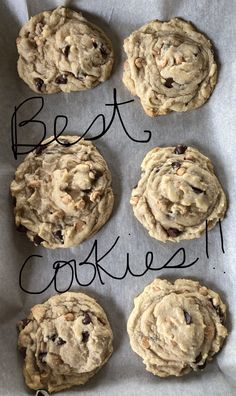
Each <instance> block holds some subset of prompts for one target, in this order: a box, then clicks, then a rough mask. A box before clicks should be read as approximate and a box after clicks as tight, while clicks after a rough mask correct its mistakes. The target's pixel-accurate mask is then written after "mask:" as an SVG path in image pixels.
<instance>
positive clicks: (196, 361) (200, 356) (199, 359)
mask: <svg viewBox="0 0 236 396" xmlns="http://www.w3.org/2000/svg"><path fill="white" fill-rule="evenodd" d="M201 360H202V354H201V353H199V355H198V356H197V357H196V359H195V363H199V362H200V361H201Z"/></svg>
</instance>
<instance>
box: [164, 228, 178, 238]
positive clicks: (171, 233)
mask: <svg viewBox="0 0 236 396" xmlns="http://www.w3.org/2000/svg"><path fill="white" fill-rule="evenodd" d="M166 232H167V234H168V235H169V236H170V237H172V238H176V237H177V236H179V235H180V234H181V231H179V230H177V228H168V230H166Z"/></svg>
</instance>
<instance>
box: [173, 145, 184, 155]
mask: <svg viewBox="0 0 236 396" xmlns="http://www.w3.org/2000/svg"><path fill="white" fill-rule="evenodd" d="M186 150H187V146H183V145H182V144H178V146H176V147H175V150H174V153H175V154H184V153H185V151H186Z"/></svg>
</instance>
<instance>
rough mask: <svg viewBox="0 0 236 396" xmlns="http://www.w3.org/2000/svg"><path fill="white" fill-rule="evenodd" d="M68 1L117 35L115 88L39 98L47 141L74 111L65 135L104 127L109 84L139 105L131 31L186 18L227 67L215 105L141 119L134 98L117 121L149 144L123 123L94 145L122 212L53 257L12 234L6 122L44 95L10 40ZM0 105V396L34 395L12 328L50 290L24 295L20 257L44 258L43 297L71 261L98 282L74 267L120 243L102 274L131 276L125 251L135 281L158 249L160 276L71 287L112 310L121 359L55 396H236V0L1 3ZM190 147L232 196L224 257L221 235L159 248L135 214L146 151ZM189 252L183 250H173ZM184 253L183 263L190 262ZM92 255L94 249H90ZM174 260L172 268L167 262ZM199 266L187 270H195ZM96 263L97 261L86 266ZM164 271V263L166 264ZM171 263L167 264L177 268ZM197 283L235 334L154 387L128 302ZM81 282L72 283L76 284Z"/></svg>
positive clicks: (36, 267)
mask: <svg viewBox="0 0 236 396" xmlns="http://www.w3.org/2000/svg"><path fill="white" fill-rule="evenodd" d="M60 4H64V5H67V6H70V7H71V8H74V9H80V10H81V11H82V12H83V14H84V15H85V16H86V17H87V18H89V19H90V20H91V21H92V22H94V23H96V24H97V25H98V26H100V27H101V28H103V29H104V31H105V32H106V33H107V34H108V35H109V36H110V37H111V39H112V42H113V45H114V49H115V55H116V64H115V67H114V71H113V74H112V76H111V78H110V80H109V81H107V82H105V83H104V84H101V85H100V86H98V87H97V88H95V89H93V90H90V91H87V92H81V93H72V94H55V95H48V96H44V101H45V103H44V109H43V110H42V111H41V113H40V119H41V120H43V121H44V122H45V123H46V125H47V136H50V135H51V134H52V133H53V122H54V118H55V117H56V116H57V115H59V114H62V115H67V117H68V120H69V122H68V127H67V132H68V133H73V134H81V133H82V132H84V131H85V130H86V129H87V127H88V126H89V125H90V123H91V122H92V120H93V119H94V118H95V117H96V115H97V114H100V113H103V114H104V115H105V117H106V122H107V123H108V122H109V121H110V119H111V114H112V107H111V106H105V104H109V103H113V93H114V88H116V90H117V100H118V101H120V102H124V101H129V100H131V99H133V97H131V95H130V94H129V92H128V91H127V90H126V88H125V87H124V86H123V84H122V82H121V78H122V65H123V61H124V59H125V56H124V52H123V50H122V43H123V39H124V38H125V37H126V36H128V35H129V34H130V33H131V32H132V31H133V30H135V29H137V28H139V27H140V26H141V25H143V24H144V23H146V22H147V21H149V20H151V19H155V18H157V19H163V20H166V19H169V18H171V17H174V16H180V17H182V18H184V19H186V20H191V21H192V22H193V23H194V24H195V26H197V28H198V29H199V30H200V31H202V32H204V33H205V34H207V35H208V37H209V38H210V39H211V40H212V41H213V43H214V46H215V48H216V53H217V57H218V63H219V65H220V72H219V81H218V84H217V86H216V88H215V90H214V93H213V95H212V97H211V98H210V100H209V101H208V103H206V104H205V105H204V106H203V107H202V108H200V109H197V110H194V111H192V112H189V113H179V114H177V113H172V114H169V115H167V116H162V117H159V118H155V119H152V118H149V117H148V116H146V115H145V114H144V112H143V111H142V109H141V105H140V103H139V99H138V98H135V100H134V102H132V103H129V104H126V105H124V106H122V107H120V111H121V114H122V119H123V121H124V123H125V125H126V128H127V130H128V132H129V134H130V135H131V136H132V137H134V138H136V139H139V140H143V139H145V138H146V137H147V135H146V134H145V133H144V130H150V131H151V132H152V137H151V140H150V141H149V142H148V143H137V142H134V141H132V140H130V139H129V138H128V136H127V135H126V134H125V132H124V130H123V128H122V125H121V123H120V121H119V118H118V117H116V118H115V120H114V122H113V124H112V126H111V128H110V129H109V131H108V132H107V133H106V134H105V135H104V136H103V137H102V138H100V139H98V140H96V141H95V142H94V143H95V144H96V146H97V147H98V149H99V150H100V151H101V153H102V154H103V155H104V157H105V158H106V160H107V162H108V164H109V167H110V169H111V172H112V175H113V188H114V193H115V207H114V212H113V215H112V217H111V219H110V221H109V222H108V223H107V225H106V226H105V227H104V228H103V229H102V230H101V231H100V232H99V233H98V234H97V235H96V236H94V237H93V238H92V239H90V240H88V241H86V242H84V243H83V244H82V245H81V246H80V247H78V248H73V249H66V250H63V249H62V250H60V249H57V250H55V251H50V250H46V249H44V248H40V247H34V246H33V245H32V243H31V242H29V241H28V240H27V238H26V237H25V235H22V234H19V233H17V232H16V230H15V227H14V219H13V215H12V204H11V199H10V196H9V184H10V182H11V180H12V178H13V176H14V171H15V169H16V166H17V164H18V163H20V162H21V161H22V160H23V158H24V156H19V158H18V159H17V160H15V159H14V156H13V153H12V149H11V144H12V142H11V117H12V114H13V112H14V107H15V106H19V105H20V104H21V103H22V102H23V101H24V100H26V99H28V98H30V97H33V96H37V95H36V94H34V93H33V92H31V91H30V90H29V88H28V87H27V86H26V85H25V84H24V83H23V82H22V81H21V80H20V79H19V77H18V75H17V72H16V61H17V52H16V48H15V39H16V37H17V33H18V31H19V29H20V27H21V25H22V24H23V23H24V22H25V21H26V20H27V19H28V17H29V16H32V15H34V14H36V13H38V12H41V11H44V10H46V9H52V8H54V7H56V6H57V5H60ZM0 12H1V24H0V30H1V34H0V41H1V45H0V54H1V58H0V68H1V70H0V78H1V85H0V95H1V96H0V98H1V112H0V117H1V118H0V120H1V134H0V139H1V145H0V161H1V167H0V180H1V189H0V202H1V205H0V208H1V209H0V211H1V223H0V225H1V234H0V235H1V238H0V249H1V250H0V252H1V261H0V281H1V289H0V314H1V322H0V334H1V341H0V395H4V396H7V395H10V396H13V395H17V396H18V395H19V396H20V395H27V394H31V392H30V391H28V390H27V389H26V387H25V386H24V381H23V378H22V359H21V357H20V356H19V353H18V352H17V349H16V338H17V333H16V321H17V320H18V319H21V318H23V317H25V315H26V314H27V313H28V312H29V309H30V307H31V306H32V305H34V304H36V303H40V302H41V301H44V300H45V299H47V298H48V297H49V296H51V295H53V294H54V293H55V288H54V285H53V284H52V285H51V287H50V288H48V289H46V290H45V291H44V292H42V293H40V294H29V293H26V292H25V291H23V290H22V289H21V288H20V285H19V274H20V270H21V268H22V265H23V264H24V262H25V260H26V259H27V258H28V257H29V256H31V255H41V256H42V257H41V258H40V257H35V258H33V259H31V260H30V261H28V262H27V264H26V266H25V267H24V270H23V272H22V279H21V281H22V283H21V286H22V288H23V289H25V290H26V291H30V292H34V293H37V292H40V291H42V290H43V289H45V287H46V286H47V285H48V284H49V283H50V280H51V279H52V277H53V275H54V270H53V264H54V262H56V261H60V260H61V261H63V260H64V261H69V260H75V261H76V264H77V266H76V268H77V270H78V274H79V279H80V283H89V281H90V280H91V277H92V272H91V269H92V267H89V266H88V265H87V266H86V265H84V266H79V264H80V263H82V262H84V261H85V259H86V257H87V256H88V255H89V253H90V252H91V251H92V249H93V248H94V242H95V240H97V251H98V257H99V258H101V257H102V256H103V255H104V254H105V253H106V252H107V251H108V250H109V248H110V247H111V246H112V245H113V244H114V242H115V241H116V239H117V237H118V236H119V239H118V241H117V244H116V245H115V246H114V248H113V249H112V250H111V252H110V253H109V254H108V255H107V256H106V257H105V258H104V259H103V260H102V261H100V262H99V263H98V264H100V265H101V266H102V267H103V268H105V269H106V271H107V272H109V273H110V274H112V275H113V276H116V277H121V276H122V275H123V274H124V272H125V269H126V264H127V261H126V260H127V253H129V259H130V267H131V270H132V272H133V273H135V274H136V275H138V274H142V273H143V272H144V270H145V257H146V253H147V252H148V251H151V252H153V255H154V261H153V266H152V267H153V268H156V270H150V271H148V272H146V273H145V274H144V275H143V276H140V277H134V276H132V275H131V274H127V276H126V277H125V278H124V279H122V280H117V279H113V278H111V277H110V276H108V275H107V274H105V273H104V271H103V270H102V269H100V273H101V276H102V281H103V283H104V284H102V283H101V281H100V279H99V275H98V272H97V273H96V277H95V280H94V281H93V282H92V283H91V284H90V285H89V286H86V287H85V286H79V285H78V284H77V283H76V282H75V281H74V283H73V286H72V290H80V291H82V292H86V293H88V294H90V295H91V296H93V297H95V298H96V299H97V300H98V302H99V303H100V304H101V305H102V306H103V307H104V309H105V310H106V312H107V314H108V317H109V319H110V322H111V326H112V328H113V332H114V353H113V355H112V357H111V359H110V360H109V362H108V364H106V366H105V367H104V368H103V369H102V370H101V371H100V372H99V373H98V374H97V375H96V376H95V377H94V378H93V379H92V380H90V382H89V383H88V384H87V385H85V386H83V387H75V388H72V389H71V390H68V391H66V392H60V393H59V395H73V394H76V393H77V392H79V393H80V394H82V395H85V396H91V395H99V396H104V395H115V396H119V395H123V394H128V395H129V396H132V395H135V396H136V395H145V396H146V395H154V394H156V393H158V394H160V395H161V394H163V395H165V396H172V395H177V396H178V395H189V394H191V395H192V396H199V395H205V394H208V395H214V396H220V395H223V394H224V395H227V396H231V395H235V394H236V378H235V377H236V376H235V374H236V349H235V344H236V331H235V328H236V308H235V301H236V291H235V290H236V288H235V284H236V266H235V257H236V251H235V231H236V229H235V216H236V213H235V212H236V202H235V196H236V190H235V182H234V167H235V155H234V153H235V146H236V137H235V136H236V130H235V112H234V109H233V107H234V104H235V99H236V97H235V85H236V76H235V73H234V69H235V67H236V61H235V53H236V47H235V45H234V43H235V36H236V25H235V16H236V2H235V1H227V0H225V1H224V0H198V1H194V0H185V1H184V0H182V1H181V0H156V1H154V0H149V1H144V0H137V1H134V0H129V1H128V2H127V1H123V0H120V1H115V0H110V1H108V0H107V1H104V0H90V1H88V0H87V1H85V0H81V1H66V2H62V1H53V0H45V1H44V0H41V1H39V0H28V1H24V0H1V2H0ZM37 106H38V105H37V103H35V102H33V101H29V102H28V105H27V106H23V107H22V108H21V111H20V112H19V117H20V119H21V117H22V119H24V117H27V116H29V114H31V115H32V114H33V113H34V112H35V111H36V109H37ZM99 128H101V127H100V126H99V125H98V124H96V125H95V126H94V127H93V130H91V131H90V133H89V134H88V136H90V137H91V136H96V135H97V134H98V131H99V130H100V129H99ZM18 132H19V133H18V138H19V141H20V142H22V143H23V144H25V143H28V144H29V143H32V144H34V143H35V142H36V143H37V141H39V139H40V132H39V129H38V127H37V125H35V124H31V125H28V126H27V127H25V128H23V129H21V130H19V131H18ZM179 143H183V144H186V145H194V146H196V147H197V148H198V149H200V150H201V151H202V152H203V153H205V154H206V155H207V156H209V157H210V158H211V160H212V161H213V163H214V165H215V168H216V172H217V174H218V176H219V179H220V181H221V183H222V185H223V187H224V189H225V191H226V192H227V194H228V198H229V209H228V212H227V217H226V219H225V220H224V221H223V222H222V230H223V238H224V250H225V253H223V252H222V246H221V238H220V232H219V227H218V226H216V227H215V229H214V230H212V231H211V232H209V235H208V256H209V258H208V257H207V253H206V240H205V237H204V236H203V237H202V238H200V239H198V240H193V241H185V242H181V243H179V244H170V243H168V244H162V243H159V242H157V241H155V240H154V239H152V238H150V237H149V236H148V235H147V232H146V231H145V229H144V228H143V227H142V225H141V224H139V223H138V222H137V220H136V219H135V218H134V216H133V214H132V209H131V206H130V204H129V197H130V192H131V189H132V187H133V186H134V185H135V184H136V183H137V180H138V178H139V175H140V163H141V161H142V159H143V157H144V155H145V154H146V153H147V151H148V150H149V149H150V148H152V147H154V146H156V145H159V146H161V145H163V146H164V145H168V146H169V145H176V144H179ZM180 248H182V249H181V250H180V251H179V252H177V251H178V249H180ZM183 249H184V252H185V255H186V260H185V264H183V265H181V263H182V262H183ZM93 253H94V250H93ZM172 256H174V257H173V259H172V260H171V261H169V264H166V263H167V262H168V260H169V259H170V258H171V257H172ZM196 258H198V261H197V262H196V263H195V264H194V265H192V266H190V267H188V268H183V267H184V266H185V265H187V264H188V263H191V262H193V261H194V260H196ZM91 260H92V262H93V263H94V260H95V258H94V254H92V255H91V257H90V261H91ZM165 264H166V265H165ZM171 267H172V268H171ZM174 267H176V268H174ZM157 276H161V277H168V278H170V279H174V278H179V277H190V278H193V279H198V280H199V281H201V282H202V283H205V284H206V285H208V286H209V287H212V288H213V289H215V290H216V291H219V292H220V293H221V295H222V298H223V299H224V300H225V301H226V302H227V304H228V306H229V312H230V314H229V317H228V324H227V325H228V328H229V332H230V335H229V337H228V339H227V342H226V344H225V346H224V348H223V350H222V352H221V353H220V354H219V355H218V356H217V357H216V358H215V359H214V361H213V362H212V363H211V364H209V365H208V366H207V367H206V369H205V370H204V372H201V373H197V374H196V373H194V374H191V375H188V376H185V377H182V378H179V379H176V378H168V379H159V378H157V377H155V376H153V375H152V374H150V373H148V372H146V371H145V368H144V365H143V364H142V361H141V358H139V357H138V356H137V355H136V354H135V353H133V352H132V351H131V348H130V346H129V340H128V336H127V333H126V321H127V318H128V316H129V313H130V311H131V309H132V308H133V298H134V297H135V296H136V295H137V294H138V293H140V292H141V291H142V290H143V288H144V286H145V285H146V284H148V283H149V282H151V281H152V280H153V279H154V278H155V277H157ZM70 280H71V270H70V268H69V266H65V267H64V269H63V270H61V273H60V275H59V276H58V277H57V287H58V289H59V290H61V291H62V290H65V289H66V288H67V287H68V285H69V283H70ZM74 280H75V279H74Z"/></svg>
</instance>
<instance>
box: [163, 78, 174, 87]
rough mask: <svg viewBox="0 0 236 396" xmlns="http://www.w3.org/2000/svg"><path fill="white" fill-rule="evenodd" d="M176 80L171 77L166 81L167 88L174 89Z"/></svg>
mask: <svg viewBox="0 0 236 396" xmlns="http://www.w3.org/2000/svg"><path fill="white" fill-rule="evenodd" d="M173 82H174V80H173V78H172V77H169V78H167V79H166V81H165V87H166V88H172V84H173Z"/></svg>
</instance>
